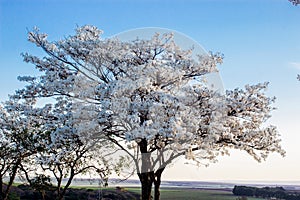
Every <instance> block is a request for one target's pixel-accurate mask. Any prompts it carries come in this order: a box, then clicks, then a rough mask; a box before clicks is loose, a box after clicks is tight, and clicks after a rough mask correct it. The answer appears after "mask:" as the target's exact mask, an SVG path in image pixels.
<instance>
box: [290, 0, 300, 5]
mask: <svg viewBox="0 0 300 200" xmlns="http://www.w3.org/2000/svg"><path fill="white" fill-rule="evenodd" d="M289 1H290V2H291V3H292V4H293V5H295V6H297V5H299V4H300V0H289Z"/></svg>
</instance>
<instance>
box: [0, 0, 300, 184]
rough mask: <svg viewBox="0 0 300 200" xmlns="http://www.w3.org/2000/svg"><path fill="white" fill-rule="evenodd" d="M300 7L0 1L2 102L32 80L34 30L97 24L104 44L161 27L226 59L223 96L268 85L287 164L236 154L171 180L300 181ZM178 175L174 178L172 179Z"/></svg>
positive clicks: (205, 1) (242, 1)
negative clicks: (29, 60) (29, 59)
mask: <svg viewBox="0 0 300 200" xmlns="http://www.w3.org/2000/svg"><path fill="white" fill-rule="evenodd" d="M299 22H300V6H298V7H296V6H293V5H291V3H289V2H288V0H89V1H84V0H80V1H79V0H0V55H1V56H0V57H1V59H0V70H1V71H0V85H1V90H0V100H5V99H6V97H7V95H8V94H9V93H12V92H13V91H14V90H15V89H16V88H19V87H21V86H22V84H21V83H19V82H18V81H17V79H16V77H17V76H18V75H26V74H32V73H34V70H33V68H34V67H33V66H30V65H28V64H25V63H23V62H22V58H21V56H20V53H22V52H30V53H33V54H37V55H42V54H41V51H40V50H39V49H37V48H35V47H34V45H32V44H30V43H29V42H27V29H29V30H30V29H31V28H32V27H34V26H37V27H39V28H40V29H41V31H42V32H46V33H48V34H49V38H50V39H53V40H56V39H60V38H63V37H65V36H68V35H70V34H73V33H74V29H75V28H76V26H81V25H85V24H92V25H95V26H97V27H98V28H100V29H102V30H104V37H109V36H111V35H114V34H117V33H119V32H122V31H126V30H129V29H133V28H141V27H162V28H168V29H173V30H176V31H179V32H182V33H184V34H186V35H188V36H190V37H191V38H193V39H194V40H196V41H198V42H199V43H200V44H201V45H202V46H203V47H204V48H205V49H206V50H208V51H210V50H211V51H214V52H222V53H224V55H225V59H224V64H223V65H221V66H220V74H221V76H222V79H223V83H224V86H225V88H227V89H233V88H235V87H243V86H244V85H245V84H254V83H258V82H265V81H269V82H270V87H269V90H268V94H269V95H271V96H276V97H277V103H276V104H275V106H276V107H277V108H278V109H277V110H276V111H275V112H274V113H273V117H272V119H271V122H272V123H273V124H275V125H277V126H278V128H279V130H280V132H281V133H282V139H283V146H284V148H285V149H286V150H287V156H286V157H285V158H281V157H280V156H278V155H272V156H271V157H270V158H269V159H268V160H267V162H265V163H261V164H258V163H256V162H255V161H254V160H253V159H251V158H249V157H248V156H247V155H246V154H244V153H241V152H238V151H233V154H232V156H231V157H223V158H220V161H219V162H218V163H217V164H212V165H211V166H210V167H209V168H199V169H198V168H195V167H192V166H184V167H185V169H190V170H188V171H189V173H178V172H180V171H182V169H181V168H182V166H181V165H180V167H177V168H176V167H173V168H170V169H168V171H167V172H166V174H165V178H166V179H199V180H233V179H234V180H288V181H291V180H295V181H300V173H298V168H299V166H300V155H299V153H298V152H299V150H298V146H299V143H300V142H299V141H300V128H299V125H298V123H299V119H300V118H299V117H300V116H299V113H300V105H299V102H300V82H299V81H297V80H296V75H297V73H300V37H299V35H300V23H299ZM174 174H176V175H174Z"/></svg>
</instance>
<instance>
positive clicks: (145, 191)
mask: <svg viewBox="0 0 300 200" xmlns="http://www.w3.org/2000/svg"><path fill="white" fill-rule="evenodd" d="M151 173H153V172H144V173H139V174H138V176H139V179H140V182H141V185H142V200H151V199H152V197H151V191H152V184H153V180H152V177H151Z"/></svg>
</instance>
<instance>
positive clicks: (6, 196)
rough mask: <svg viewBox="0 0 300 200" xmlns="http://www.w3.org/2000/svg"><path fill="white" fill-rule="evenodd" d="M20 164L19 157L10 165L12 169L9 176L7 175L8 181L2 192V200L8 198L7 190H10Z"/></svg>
mask: <svg viewBox="0 0 300 200" xmlns="http://www.w3.org/2000/svg"><path fill="white" fill-rule="evenodd" d="M20 164H21V159H18V160H17V161H16V163H15V164H14V166H13V167H12V170H11V173H10V177H9V182H8V184H7V186H6V190H5V192H4V194H3V200H7V199H8V194H9V191H10V188H11V186H12V184H13V182H14V180H15V177H16V175H17V172H18V169H19V167H20Z"/></svg>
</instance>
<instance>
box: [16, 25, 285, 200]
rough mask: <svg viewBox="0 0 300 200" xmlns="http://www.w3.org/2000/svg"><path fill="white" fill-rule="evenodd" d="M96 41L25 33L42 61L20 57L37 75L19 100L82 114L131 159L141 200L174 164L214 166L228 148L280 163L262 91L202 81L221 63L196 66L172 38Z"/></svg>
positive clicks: (82, 33)
mask: <svg viewBox="0 0 300 200" xmlns="http://www.w3.org/2000/svg"><path fill="white" fill-rule="evenodd" d="M101 33H102V31H100V30H98V29H97V28H96V27H93V26H83V27H79V28H78V29H77V30H76V34H75V35H74V36H70V37H68V38H66V39H64V40H60V41H57V42H49V41H48V40H47V35H46V34H41V33H39V32H38V30H37V29H35V30H34V31H32V32H30V33H29V40H30V41H31V42H33V43H35V44H36V45H37V46H38V47H41V48H42V49H43V50H44V52H45V53H46V54H47V56H46V57H44V58H38V57H36V56H32V55H29V54H24V61H26V62H29V63H33V64H34V65H35V66H36V68H37V69H38V70H40V71H41V72H42V75H41V76H39V77H35V78H31V77H30V78H26V79H27V81H28V80H34V81H30V84H29V85H28V86H27V87H26V88H24V89H23V90H20V91H18V95H19V96H22V97H24V98H28V97H30V98H32V97H45V96H67V97H69V98H71V99H73V100H74V101H78V103H79V105H80V106H79V107H84V108H88V109H87V112H86V114H85V115H84V116H92V117H89V118H88V120H86V122H87V124H89V125H88V126H89V127H93V130H95V131H93V134H94V135H95V136H100V135H101V136H104V137H105V138H106V140H107V141H110V142H111V143H113V144H114V145H115V146H116V147H118V148H119V149H121V150H122V151H124V152H125V153H126V154H127V155H128V156H129V157H130V158H131V159H132V162H133V163H134V165H135V168H136V170H137V174H138V176H139V179H140V181H141V185H142V199H143V200H149V199H150V198H151V190H152V185H153V184H154V186H155V195H154V198H155V199H159V197H160V192H159V188H160V183H161V175H162V173H163V171H164V170H165V168H166V167H167V166H168V165H169V164H170V163H171V162H172V161H174V160H175V159H176V158H178V157H181V156H185V158H186V159H189V160H192V161H194V162H196V163H200V162H202V161H203V160H208V161H215V160H216V158H217V156H218V155H219V154H229V153H228V150H229V149H232V148H235V149H241V150H244V151H246V152H248V153H249V154H250V155H251V156H253V157H254V158H255V159H256V160H258V161H261V160H262V159H266V157H267V156H268V154H269V153H270V152H278V153H280V154H282V155H284V151H283V150H282V148H281V147H280V144H279V143H280V139H278V136H279V134H278V132H277V129H276V127H274V126H266V125H264V122H265V121H266V120H267V119H268V118H269V117H270V112H271V111H272V110H273V107H272V106H271V104H272V102H273V101H274V98H269V97H267V96H266V95H265V93H264V90H265V89H266V88H267V83H264V84H257V85H254V86H246V88H245V89H244V90H242V89H235V90H232V91H227V92H226V94H224V95H223V94H220V93H218V92H215V91H213V90H211V89H209V87H208V85H207V84H206V83H205V81H204V79H203V77H204V76H205V75H207V74H209V73H212V72H216V71H217V67H216V66H217V64H218V63H221V62H222V55H220V54H210V55H198V59H195V58H194V57H193V56H192V55H191V52H192V50H188V51H186V50H182V49H180V47H179V46H177V45H176V44H175V42H174V40H173V35H172V34H164V35H159V34H156V35H154V36H153V37H152V38H151V39H149V40H139V39H137V40H134V41H130V42H121V41H119V40H117V39H102V38H100V36H101ZM26 79H25V80H26ZM79 110H81V109H79ZM95 116H97V117H95ZM83 127H85V126H83Z"/></svg>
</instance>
